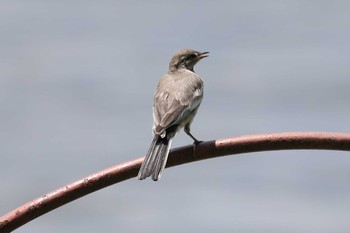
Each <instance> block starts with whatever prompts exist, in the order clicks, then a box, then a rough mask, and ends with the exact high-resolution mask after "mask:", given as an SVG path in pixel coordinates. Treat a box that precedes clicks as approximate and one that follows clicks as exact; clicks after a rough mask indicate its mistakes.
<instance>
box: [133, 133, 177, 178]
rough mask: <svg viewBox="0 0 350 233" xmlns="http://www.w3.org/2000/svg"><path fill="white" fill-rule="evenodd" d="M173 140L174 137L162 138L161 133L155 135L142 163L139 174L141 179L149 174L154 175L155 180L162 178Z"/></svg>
mask: <svg viewBox="0 0 350 233" xmlns="http://www.w3.org/2000/svg"><path fill="white" fill-rule="evenodd" d="M171 142H172V137H171V138H167V137H165V138H161V137H160V136H159V135H154V137H153V140H152V143H151V146H150V148H149V150H148V152H147V155H146V157H145V160H144V161H143V163H142V165H141V168H140V171H139V174H138V179H139V180H143V179H145V178H147V177H149V176H152V179H153V180H154V181H157V180H159V179H160V177H161V175H162V172H163V170H164V168H165V164H166V161H167V159H168V154H169V150H170V146H171Z"/></svg>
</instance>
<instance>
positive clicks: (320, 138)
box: [0, 132, 350, 232]
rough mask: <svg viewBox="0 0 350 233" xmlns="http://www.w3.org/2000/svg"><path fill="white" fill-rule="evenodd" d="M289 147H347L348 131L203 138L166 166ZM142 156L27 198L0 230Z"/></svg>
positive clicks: (0, 222) (105, 181)
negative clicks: (206, 140)
mask: <svg viewBox="0 0 350 233" xmlns="http://www.w3.org/2000/svg"><path fill="white" fill-rule="evenodd" d="M292 149H320V150H342V151H350V134H345V133H319V132H294V133H293V132H292V133H270V134H259V135H248V136H241V137H233V138H227V139H219V140H214V141H208V142H203V143H200V144H199V145H197V147H196V153H195V155H194V154H193V146H192V145H189V146H185V147H180V148H176V149H173V150H172V151H171V152H170V154H169V159H168V163H167V167H172V166H176V165H180V164H184V163H189V162H194V161H199V160H203V159H210V158H216V157H220V156H225V155H235V154H242V153H249V152H258V151H270V150H292ZM142 161H143V158H138V159H135V160H132V161H129V162H125V163H122V164H118V165H115V166H113V167H110V168H107V169H104V170H102V171H100V172H97V173H95V174H92V175H89V176H87V177H85V178H82V179H80V180H77V181H75V182H73V183H70V184H67V185H65V186H63V187H61V188H59V189H57V190H55V191H52V192H50V193H48V194H45V195H43V196H41V197H39V198H37V199H35V200H33V201H30V202H28V203H26V204H24V205H22V206H20V207H18V208H16V209H14V210H12V211H11V212H9V213H7V214H5V215H4V216H2V217H0V232H11V231H13V230H15V229H17V228H19V227H20V226H22V225H24V224H26V223H27V222H29V221H31V220H33V219H35V218H37V217H39V216H41V215H43V214H45V213H47V212H49V211H51V210H53V209H56V208H58V207H60V206H62V205H64V204H67V203H69V202H71V201H73V200H75V199H78V198H80V197H83V196H85V195H87V194H89V193H92V192H94V191H97V190H99V189H102V188H105V187H107V186H109V185H112V184H115V183H118V182H121V181H124V180H127V179H130V178H133V177H136V176H137V173H138V170H139V168H140V166H141V163H142Z"/></svg>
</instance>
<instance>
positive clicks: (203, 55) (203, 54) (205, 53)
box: [198, 52, 209, 59]
mask: <svg viewBox="0 0 350 233" xmlns="http://www.w3.org/2000/svg"><path fill="white" fill-rule="evenodd" d="M208 53H209V52H202V53H200V54H199V56H198V58H199V59H202V58H205V57H208V56H209V55H208Z"/></svg>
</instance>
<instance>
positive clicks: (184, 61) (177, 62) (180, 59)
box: [169, 49, 209, 71]
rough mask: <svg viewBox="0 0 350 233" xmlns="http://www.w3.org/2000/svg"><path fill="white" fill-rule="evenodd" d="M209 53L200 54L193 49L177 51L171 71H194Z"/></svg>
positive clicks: (170, 67) (170, 65)
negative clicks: (181, 69)
mask: <svg viewBox="0 0 350 233" xmlns="http://www.w3.org/2000/svg"><path fill="white" fill-rule="evenodd" d="M208 53H209V52H198V51H195V50H193V49H182V50H180V51H177V52H176V53H175V54H174V56H173V57H172V58H171V60H170V63H169V70H170V71H175V70H177V69H180V68H185V69H188V70H191V71H193V67H194V65H195V64H196V63H197V62H198V61H199V60H201V59H202V58H205V57H208Z"/></svg>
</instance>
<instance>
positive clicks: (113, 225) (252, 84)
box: [0, 0, 350, 233]
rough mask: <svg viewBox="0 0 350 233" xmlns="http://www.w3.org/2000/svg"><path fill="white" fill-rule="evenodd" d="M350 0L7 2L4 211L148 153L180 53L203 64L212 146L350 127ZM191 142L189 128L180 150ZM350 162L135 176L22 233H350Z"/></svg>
mask: <svg viewBox="0 0 350 233" xmlns="http://www.w3.org/2000/svg"><path fill="white" fill-rule="evenodd" d="M349 8H350V3H349V2H348V1H302V0H290V1H277V0H276V1H272V0H269V1H243V0H240V1H181V0H180V1H144V2H141V1H138V2H137V1H117V0H115V1H109V0H101V1H39V0H38V1H35V0H33V1H9V0H7V1H6V0H5V1H2V2H1V3H0V35H1V37H0V112H1V114H0V177H1V185H0V189H1V192H0V215H3V214H5V213H7V212H8V211H10V210H12V209H14V208H16V207H18V206H20V205H22V204H24V203H25V202H27V201H30V200H32V199H34V198H36V197H39V196H41V195H43V194H45V193H48V192H50V191H52V190H54V189H56V188H58V187H61V186H63V185H65V184H67V183H70V182H72V181H74V180H77V179H79V178H81V177H84V176H86V175H89V174H91V173H94V172H96V171H99V170H101V169H104V168H106V167H109V166H112V165H114V164H118V163H121V162H125V161H128V160H131V159H135V158H138V157H141V156H143V155H144V154H145V152H146V151H147V149H148V146H149V143H150V142H151V137H152V134H151V127H152V116H151V114H152V113H151V105H152V98H153V93H154V91H155V88H156V85H157V83H158V80H159V78H160V77H161V76H162V75H163V74H164V73H165V72H166V71H167V66H168V62H169V59H170V57H171V56H172V55H173V53H174V52H175V51H177V50H179V49H182V48H193V49H196V50H200V51H210V57H209V58H207V59H204V60H203V61H201V62H200V63H199V64H198V65H197V66H196V69H195V70H196V72H197V73H198V74H199V75H201V77H202V78H203V80H204V82H205V96H204V100H203V103H202V105H201V108H200V110H199V112H198V115H197V117H196V119H195V121H194V123H193V125H192V132H193V133H194V135H196V136H197V137H198V138H200V139H201V140H213V139H218V138H226V137H232V136H239V135H248V134H256V133H268V132H286V131H334V132H349V131H350V125H349V117H350V108H349V99H350V92H349V86H350V79H349V75H350V66H349V61H350V14H349ZM190 143H192V141H191V140H190V138H188V137H187V136H186V135H185V134H184V133H183V132H181V133H180V134H178V135H177V137H176V139H175V140H174V143H173V147H178V146H183V145H188V144H190ZM349 216H350V155H349V153H346V152H337V151H278V152H266V153H251V154H243V155H238V156H228V157H224V158H218V159H213V160H206V161H202V162H197V163H191V164H186V165H183V166H178V167H174V168H171V169H167V170H165V173H164V176H163V177H162V180H161V181H160V182H157V183H155V182H153V181H151V180H146V181H138V180H136V179H132V180H128V181H126V182H123V183H120V184H117V185H114V186H111V187H108V188H106V189H103V190H101V191H98V192H96V193H93V194H91V195H88V196H86V197H84V198H82V199H79V200H77V201H74V202H73V203H70V204H68V205H65V206H63V207H61V208H59V209H57V210H54V211H52V212H50V213H49V214H46V215H44V216H42V217H40V218H38V219H36V220H34V221H32V222H30V223H29V224H27V225H25V226H23V227H22V228H20V229H18V230H17V231H16V232H21V233H27V232H51V233H56V232H153V233H160V232H169V233H173V232H204V233H207V232H208V233H209V232H210V233H211V232H240V233H263V232H264V233H265V232H269V233H281V232H298V233H301V232H305V233H310V232H317V233H328V232H337V233H343V232H344V233H345V232H349V231H350V221H349Z"/></svg>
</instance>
